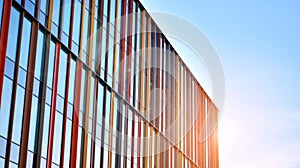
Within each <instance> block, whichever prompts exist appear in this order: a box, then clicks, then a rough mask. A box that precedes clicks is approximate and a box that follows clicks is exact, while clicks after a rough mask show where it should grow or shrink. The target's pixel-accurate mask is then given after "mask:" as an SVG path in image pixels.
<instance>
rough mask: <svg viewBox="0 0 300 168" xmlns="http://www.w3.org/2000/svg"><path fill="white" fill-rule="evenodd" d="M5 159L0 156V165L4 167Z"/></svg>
mask: <svg viewBox="0 0 300 168" xmlns="http://www.w3.org/2000/svg"><path fill="white" fill-rule="evenodd" d="M4 163H5V160H4V159H2V158H1V157H0V167H4Z"/></svg>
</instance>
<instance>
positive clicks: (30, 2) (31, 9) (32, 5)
mask: <svg viewBox="0 0 300 168" xmlns="http://www.w3.org/2000/svg"><path fill="white" fill-rule="evenodd" d="M33 1H34V0H26V3H25V9H26V10H27V11H28V12H29V13H30V14H31V15H32V16H33V15H34V9H35V2H33Z"/></svg>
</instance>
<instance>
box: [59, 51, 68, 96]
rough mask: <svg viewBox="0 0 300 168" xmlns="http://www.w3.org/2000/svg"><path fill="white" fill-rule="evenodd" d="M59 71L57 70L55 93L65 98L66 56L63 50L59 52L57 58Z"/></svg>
mask: <svg viewBox="0 0 300 168" xmlns="http://www.w3.org/2000/svg"><path fill="white" fill-rule="evenodd" d="M59 59H60V60H59V69H58V82H57V93H58V94H59V95H61V96H62V97H64V96H65V87H66V72H67V61H68V55H67V54H66V53H65V51H64V50H61V51H60V57H59Z"/></svg>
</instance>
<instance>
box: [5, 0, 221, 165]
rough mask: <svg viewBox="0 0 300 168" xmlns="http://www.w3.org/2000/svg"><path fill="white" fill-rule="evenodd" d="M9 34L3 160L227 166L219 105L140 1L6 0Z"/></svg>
mask: <svg viewBox="0 0 300 168" xmlns="http://www.w3.org/2000/svg"><path fill="white" fill-rule="evenodd" d="M117 18H121V19H117ZM0 33H1V34H0V100H1V111H0V168H2V167H22V168H23V167H48V168H51V167H54V168H55V167H200V168H203V167H209V168H215V167H219V163H218V129H217V127H216V126H215V124H213V123H216V121H217V120H218V110H217V108H216V106H215V105H214V103H213V102H212V101H211V99H210V98H209V97H208V96H207V94H206V93H205V91H204V90H203V89H202V87H201V86H200V84H199V82H198V81H197V80H196V79H195V78H194V76H193V75H192V73H191V72H190V71H189V69H188V67H187V66H186V65H185V64H184V62H183V61H182V60H181V58H180V57H179V55H178V54H177V52H176V51H175V49H174V48H173V47H172V45H171V44H170V43H169V41H168V40H167V39H166V37H165V36H164V35H163V33H161V31H160V29H159V28H158V26H157V25H156V24H155V22H154V21H153V19H152V18H151V16H150V15H149V14H148V13H147V11H146V10H145V8H144V7H143V5H142V4H141V3H140V2H139V1H138V0H0ZM209 130H213V131H209Z"/></svg>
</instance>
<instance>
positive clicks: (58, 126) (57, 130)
mask: <svg viewBox="0 0 300 168" xmlns="http://www.w3.org/2000/svg"><path fill="white" fill-rule="evenodd" d="M62 123H63V116H62V115H61V114H60V113H58V112H56V115H55V126H54V138H53V146H55V148H53V155H52V162H54V163H56V164H59V161H60V155H61V154H60V152H61V138H62V137H61V136H62Z"/></svg>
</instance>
